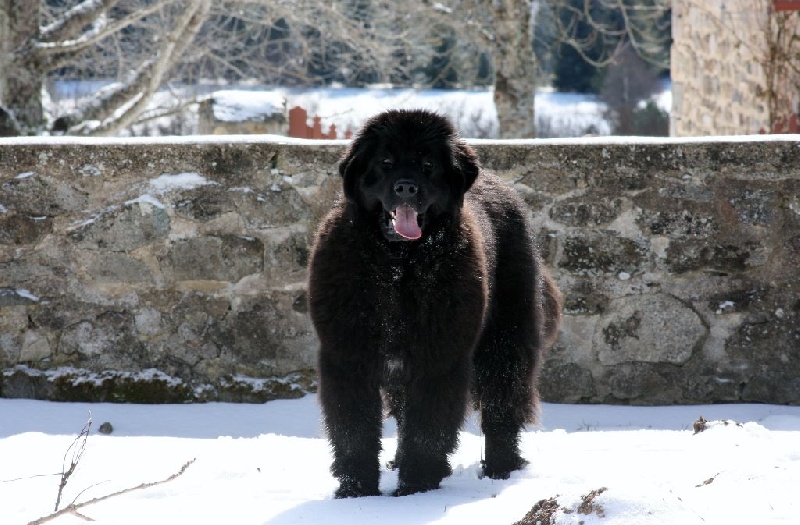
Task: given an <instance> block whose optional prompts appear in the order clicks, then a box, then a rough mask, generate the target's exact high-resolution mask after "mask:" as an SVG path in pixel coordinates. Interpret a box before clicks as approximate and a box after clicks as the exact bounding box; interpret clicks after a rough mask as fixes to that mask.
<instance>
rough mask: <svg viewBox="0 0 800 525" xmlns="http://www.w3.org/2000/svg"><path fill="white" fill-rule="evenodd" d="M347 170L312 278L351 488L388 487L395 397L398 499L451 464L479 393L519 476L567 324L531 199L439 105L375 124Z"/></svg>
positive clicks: (506, 460)
mask: <svg viewBox="0 0 800 525" xmlns="http://www.w3.org/2000/svg"><path fill="white" fill-rule="evenodd" d="M339 172H340V174H341V175H342V177H343V179H344V181H343V182H344V196H345V199H344V201H343V202H341V203H339V204H338V205H337V206H336V207H334V209H333V210H332V211H331V212H330V213H329V214H328V215H327V217H325V218H324V220H323V221H322V222H321V224H320V227H319V230H318V232H317V237H316V240H315V244H314V248H313V251H312V257H311V261H310V280H309V303H310V312H311V318H312V320H313V323H314V326H315V328H316V331H317V334H318V336H319V340H320V343H321V348H320V354H319V374H320V389H319V395H320V401H321V404H322V409H323V415H324V422H325V426H326V430H327V433H328V437H329V439H330V443H331V445H332V448H333V456H334V460H333V465H332V467H331V469H332V472H333V474H334V475H335V476H336V477H337V478H338V479H339V482H340V486H339V489H338V490H337V492H336V496H337V497H353V496H367V495H377V494H379V490H378V482H379V474H380V466H379V464H378V454H379V452H380V449H381V444H380V439H381V428H382V416H383V406H384V403H385V405H386V407H387V408H388V409H389V412H390V414H391V415H393V416H394V417H395V418H396V419H397V423H398V449H397V454H396V457H395V460H394V462H393V465H394V467H395V468H398V469H399V482H398V487H397V490H396V492H395V494H396V495H404V494H411V493H414V492H421V491H426V490H430V489H434V488H437V487H438V486H439V483H440V482H441V480H442V479H443V478H444V477H446V476H448V475H449V474H450V472H451V470H450V465H449V462H448V455H449V454H450V453H452V452H453V450H454V449H455V447H456V445H457V441H458V431H459V428H460V426H461V424H462V422H463V420H464V417H465V413H466V409H467V406H468V403H469V402H470V400H471V401H472V403H473V404H474V406H475V407H476V408H477V409H478V410H480V413H481V428H482V430H483V433H484V434H485V439H486V444H485V462H484V467H483V468H484V473H485V474H486V475H487V476H489V477H492V478H505V477H508V475H509V473H510V472H511V471H513V470H516V469H520V468H522V467H524V466H525V465H526V463H527V462H526V461H525V460H524V459H523V458H522V457H521V456H520V453H519V449H518V437H519V433H520V430H521V429H522V428H523V426H524V424H525V423H527V422H532V421H534V419H535V415H536V410H537V406H538V394H537V389H536V381H537V375H538V371H539V368H540V365H541V361H542V355H543V353H544V352H545V351H546V350H547V348H549V347H550V346H551V345H552V344H553V342H554V340H555V337H556V334H557V330H558V323H559V320H560V296H559V292H558V290H557V289H556V287H555V284H554V283H553V281H552V279H551V278H550V277H549V275H548V274H547V272H546V271H545V270H544V269H543V267H542V265H541V263H540V261H539V256H538V254H537V250H536V243H535V241H534V233H533V231H531V226H530V224H529V222H528V218H527V216H528V210H527V209H526V207H525V205H524V203H523V202H522V201H521V200H520V199H519V197H518V196H517V195H516V193H515V191H514V190H513V189H511V188H510V187H508V186H507V185H505V184H504V183H502V182H501V181H500V180H499V179H497V178H496V177H494V176H492V175H490V174H488V173H485V172H483V171H482V169H481V167H480V165H479V162H478V159H477V157H476V154H475V152H474V151H473V150H472V148H471V147H470V146H468V145H467V144H466V143H465V142H464V141H463V140H461V139H460V138H459V137H458V135H457V133H456V131H455V130H454V129H453V127H452V125H451V124H450V123H449V122H448V121H447V119H445V118H443V117H441V116H438V115H436V114H434V113H430V112H427V111H421V110H415V111H388V112H385V113H382V114H379V115H377V116H375V117H373V118H372V119H370V120H369V121H368V122H367V123H366V125H365V126H364V127H363V128H362V130H361V131H360V132H359V134H358V135H357V136H356V138H355V140H354V141H353V142H352V144H351V145H350V147H349V148H348V150H347V152H346V153H345V156H344V157H343V159H342V161H341V163H340V165H339Z"/></svg>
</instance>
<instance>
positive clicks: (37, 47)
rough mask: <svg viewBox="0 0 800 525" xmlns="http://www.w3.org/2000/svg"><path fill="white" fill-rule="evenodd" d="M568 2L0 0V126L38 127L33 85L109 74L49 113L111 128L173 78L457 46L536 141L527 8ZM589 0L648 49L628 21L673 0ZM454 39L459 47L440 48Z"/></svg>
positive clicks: (89, 128)
mask: <svg viewBox="0 0 800 525" xmlns="http://www.w3.org/2000/svg"><path fill="white" fill-rule="evenodd" d="M567 1H568V0H492V1H489V0H450V1H449V2H448V1H443V2H432V1H429V0H421V1H419V2H394V1H391V0H332V1H330V2H319V1H317V0H291V1H285V2H278V1H275V0H213V1H212V0H73V1H65V2H60V3H58V4H51V3H47V2H45V3H42V2H40V1H36V0H33V1H31V0H0V46H2V49H0V51H2V53H0V103H2V105H3V106H4V107H5V108H6V110H7V111H5V113H4V114H5V115H6V116H8V117H9V118H7V119H2V121H3V122H4V123H5V122H8V123H10V124H9V125H14V122H16V123H18V125H19V126H18V127H19V128H21V130H20V131H21V132H22V133H38V132H41V131H43V130H44V126H45V124H44V122H45V118H44V114H43V109H42V97H41V96H40V94H41V93H42V92H43V86H44V85H45V84H46V81H47V80H48V79H50V78H54V77H58V78H69V77H70V76H71V77H73V78H86V77H87V76H89V77H90V78H107V79H113V80H114V81H113V82H112V83H110V84H108V85H106V86H105V87H103V88H102V89H101V90H99V91H98V92H97V93H94V94H93V96H92V97H89V98H88V99H87V100H85V101H83V103H81V104H78V105H76V107H75V108H73V109H72V110H70V111H69V112H68V113H67V114H60V115H52V118H53V119H55V122H54V123H53V124H54V129H56V130H58V131H64V132H69V133H73V134H95V135H109V134H116V133H119V132H121V131H122V130H124V129H126V128H129V127H130V126H131V125H132V124H133V123H135V122H137V121H141V120H142V119H145V118H154V117H157V116H159V115H160V114H162V113H163V112H174V111H176V108H180V107H181V105H183V104H186V103H187V100H186V93H185V91H183V92H181V91H179V90H177V89H175V90H174V95H175V96H174V97H173V99H172V101H171V102H170V103H169V104H168V105H166V106H165V107H163V108H161V109H155V110H154V109H153V100H154V98H155V97H156V96H157V94H158V93H163V92H164V90H165V87H167V88H168V87H170V86H173V85H178V84H187V83H191V82H196V81H198V80H201V79H202V80H208V79H210V80H216V79H224V80H226V81H241V80H251V79H253V80H257V81H258V82H260V83H262V84H269V83H278V82H282V83H287V82H288V83H290V84H291V83H297V84H308V83H309V82H311V81H312V80H311V79H312V78H323V79H325V81H340V82H343V83H351V82H354V81H356V82H371V81H390V82H394V81H401V82H407V83H412V82H413V81H414V79H415V78H416V77H415V71H416V70H418V69H419V68H420V67H421V65H422V64H426V63H427V64H430V63H431V61H432V60H433V58H434V57H438V58H437V60H438V62H436V63H437V64H441V63H443V62H442V60H441V59H442V54H447V53H453V55H452V56H449V57H444V58H452V59H454V60H458V61H459V63H458V67H459V70H464V69H467V70H469V69H472V70H475V71H477V70H478V69H479V68H480V66H479V64H478V62H479V57H480V56H486V55H487V54H488V55H490V56H491V57H492V66H493V68H492V69H493V83H494V96H495V103H496V106H497V111H498V118H499V123H500V130H501V131H500V134H501V136H503V137H512V136H514V137H520V136H522V137H527V136H533V135H534V130H535V129H534V122H535V119H534V93H535V86H536V85H537V82H536V78H535V71H536V59H535V56H534V54H533V50H532V42H533V32H534V30H535V19H536V16H535V15H536V12H537V10H538V9H540V8H541V7H542V6H544V5H547V6H549V7H550V8H552V7H553V6H555V5H558V4H559V3H562V2H567ZM584 1H585V2H587V3H588V2H589V0H584ZM592 1H594V2H597V1H600V2H604V3H606V4H608V6H609V7H613V8H617V9H620V10H621V16H622V18H623V20H625V25H626V27H629V32H630V35H631V41H632V42H633V43H634V46H635V47H636V48H637V49H646V48H647V46H646V45H645V44H646V42H645V39H643V38H640V37H639V36H638V35H639V33H638V32H636V31H634V30H633V29H630V28H632V27H633V26H634V25H636V24H639V23H640V22H641V20H645V21H646V20H647V17H644V16H643V14H642V13H650V12H651V11H652V10H655V9H656V7H653V6H656V5H661V4H662V3H663V2H666V1H667V0H648V1H647V5H648V6H650V7H648V9H650V11H648V10H645V9H639V8H634V7H630V6H629V4H635V2H632V0H592ZM651 4H652V6H651ZM62 6H63V7H62ZM573 15H574V17H587V16H589V15H590V13H589V12H588V11H585V10H575V12H574V13H573ZM628 24H630V26H628ZM446 28H449V30H445V29H446ZM570 28H571V26H570V24H569V23H566V24H565V25H564V26H563V27H560V28H559V31H560V32H561V35H562V36H563V38H565V39H570V38H571V37H570V34H571V33H570ZM597 30H598V33H599V34H600V33H603V32H606V33H608V32H610V31H612V29H609V28H607V27H605V26H602V25H601V24H598V25H597ZM613 31H616V29H614V30H613ZM453 34H455V35H457V37H458V42H457V43H456V44H455V45H443V39H446V38H450V39H452V35H453ZM448 35H449V36H448ZM573 40H574V39H573ZM570 45H575V46H578V47H580V46H582V45H583V43H582V42H579V41H577V40H575V41H574V42H573V41H570ZM466 57H472V61H473V63H471V64H470V63H468V62H469V59H468V58H466ZM445 70H446V68H442V71H443V74H444V71H445ZM0 109H2V108H0ZM0 113H2V112H0ZM0 116H2V114H0Z"/></svg>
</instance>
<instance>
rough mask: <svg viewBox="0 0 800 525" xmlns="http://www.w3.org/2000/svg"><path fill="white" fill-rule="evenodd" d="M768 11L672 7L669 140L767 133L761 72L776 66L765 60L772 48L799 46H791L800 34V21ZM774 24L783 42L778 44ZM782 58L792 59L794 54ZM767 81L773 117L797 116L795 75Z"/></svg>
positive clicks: (731, 0) (765, 7)
mask: <svg viewBox="0 0 800 525" xmlns="http://www.w3.org/2000/svg"><path fill="white" fill-rule="evenodd" d="M770 5H771V0H726V1H724V2H709V1H708V0H672V38H673V43H672V55H671V60H670V63H671V76H672V111H671V114H670V134H671V135H673V136H678V137H686V136H709V135H743V134H751V133H758V132H760V131H761V130H769V129H770V121H771V120H772V116H771V115H770V113H771V110H770V107H769V105H770V104H769V102H768V98H767V97H766V96H765V91H767V90H768V82H767V74H768V73H767V72H765V70H764V65H768V64H770V63H773V64H775V65H778V64H777V63H775V61H774V60H773V59H771V58H769V57H770V44H771V43H772V44H776V45H778V44H779V45H786V46H795V47H796V46H798V45H800V44H798V43H797V42H795V41H794V40H790V37H791V35H793V34H797V32H798V31H800V17H797V16H793V17H792V16H791V15H787V14H786V13H775V12H774V11H771V10H770V9H771V8H770ZM796 14H797V13H793V15H796ZM787 17H788V18H787ZM779 25H780V27H782V28H783V29H785V30H786V31H787V34H786V36H787V38H785V39H781V38H780V37H778V34H779V33H778V26H779ZM792 26H794V29H792ZM788 51H789V52H790V53H791V56H794V55H795V54H796V53H797V52H798V51H800V49H797V48H796V49H794V50H788ZM769 74H770V75H772V80H771V82H775V83H776V88H775V91H776V92H777V94H778V96H777V98H776V100H775V102H774V103H775V104H776V106H777V107H776V108H775V109H774V110H773V111H776V112H778V113H779V114H777V115H775V117H776V118H778V117H788V115H789V114H790V113H792V112H797V110H798V108H797V102H798V97H797V86H798V82H799V81H798V79H797V75H796V73H794V72H792V71H789V70H787V71H782V72H775V73H769Z"/></svg>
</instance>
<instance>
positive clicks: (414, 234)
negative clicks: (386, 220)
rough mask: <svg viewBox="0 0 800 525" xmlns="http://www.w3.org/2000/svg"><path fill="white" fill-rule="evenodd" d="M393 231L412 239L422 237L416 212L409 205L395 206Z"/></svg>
mask: <svg viewBox="0 0 800 525" xmlns="http://www.w3.org/2000/svg"><path fill="white" fill-rule="evenodd" d="M394 231H396V232H397V233H398V234H400V235H402V236H403V237H405V238H406V239H410V240H412V241H413V240H415V239H419V238H420V237H422V230H420V229H419V224H417V212H415V211H414V209H413V208H412V207H411V206H407V205H405V204H403V205H401V206H398V207H397V209H396V210H395V212H394Z"/></svg>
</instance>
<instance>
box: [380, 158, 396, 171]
mask: <svg viewBox="0 0 800 525" xmlns="http://www.w3.org/2000/svg"><path fill="white" fill-rule="evenodd" d="M381 165H382V166H383V167H384V168H386V169H387V170H390V169H392V168H393V167H394V161H392V159H383V160H382V161H381Z"/></svg>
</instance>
